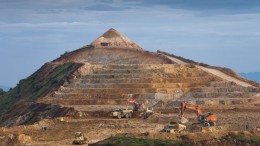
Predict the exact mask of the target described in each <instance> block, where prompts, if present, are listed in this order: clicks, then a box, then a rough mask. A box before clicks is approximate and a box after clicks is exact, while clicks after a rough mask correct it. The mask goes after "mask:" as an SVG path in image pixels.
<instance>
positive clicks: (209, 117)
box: [179, 102, 217, 126]
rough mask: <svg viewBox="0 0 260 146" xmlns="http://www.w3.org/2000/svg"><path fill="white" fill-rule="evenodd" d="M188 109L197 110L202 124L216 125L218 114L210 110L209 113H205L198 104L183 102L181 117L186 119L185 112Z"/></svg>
mask: <svg viewBox="0 0 260 146" xmlns="http://www.w3.org/2000/svg"><path fill="white" fill-rule="evenodd" d="M186 109H190V110H194V111H197V115H198V121H199V124H202V125H204V126H216V121H217V116H216V115H214V114H212V113H211V112H208V113H207V114H203V112H202V109H201V107H199V106H197V105H192V104H187V103H186V102H182V103H181V108H180V114H179V115H180V118H181V119H185V118H184V117H183V114H184V111H185V110H186ZM183 121H185V120H183ZM186 121H187V120H186Z"/></svg>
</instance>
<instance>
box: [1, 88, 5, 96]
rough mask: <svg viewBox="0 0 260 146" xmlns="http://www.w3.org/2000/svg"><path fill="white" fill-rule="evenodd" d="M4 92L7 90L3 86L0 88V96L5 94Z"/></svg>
mask: <svg viewBox="0 0 260 146" xmlns="http://www.w3.org/2000/svg"><path fill="white" fill-rule="evenodd" d="M4 93H5V91H4V90H3V89H2V88H0V96H1V95H3V94H4Z"/></svg>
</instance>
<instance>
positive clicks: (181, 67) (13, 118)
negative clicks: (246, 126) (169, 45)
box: [0, 29, 260, 126]
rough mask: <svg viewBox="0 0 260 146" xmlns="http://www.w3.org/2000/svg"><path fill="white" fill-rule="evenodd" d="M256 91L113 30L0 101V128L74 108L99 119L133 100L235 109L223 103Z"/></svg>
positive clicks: (214, 69)
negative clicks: (146, 47)
mask: <svg viewBox="0 0 260 146" xmlns="http://www.w3.org/2000/svg"><path fill="white" fill-rule="evenodd" d="M256 87H259V84H257V83H254V82H250V81H247V80H245V79H243V78H241V77H238V76H237V74H236V73H235V72H233V71H232V70H230V69H223V68H219V67H211V66H205V65H201V64H198V63H196V62H192V61H190V60H188V59H184V58H178V57H175V56H171V55H169V54H167V53H162V52H157V53H155V52H148V51H145V50H143V49H142V48H141V47H140V46H138V45H137V44H135V43H134V42H132V41H131V40H130V39H128V38H127V37H126V36H124V35H122V34H120V33H119V32H117V31H116V30H115V29H110V30H108V31H107V32H105V33H104V34H103V35H101V36H100V37H99V38H98V39H97V40H96V41H94V42H93V43H92V44H91V45H86V46H84V47H82V48H80V49H78V50H75V51H72V52H70V53H66V54H64V55H62V56H61V57H60V58H58V59H55V60H53V61H52V62H49V63H46V64H45V65H43V66H42V67H41V68H40V69H39V70H38V71H36V72H35V73H33V74H32V75H31V76H29V77H28V78H26V79H23V80H21V81H20V82H19V84H18V85H17V86H16V87H15V88H13V89H12V90H10V91H9V92H7V93H5V94H4V95H2V96H0V114H1V117H0V123H1V126H12V125H19V124H31V123H33V122H35V121H37V120H39V116H41V117H42V118H45V117H55V116H57V115H59V116H60V115H61V114H58V113H57V114H55V113H56V112H60V113H62V115H66V114H69V112H71V111H72V110H71V108H72V109H77V110H80V111H81V112H85V113H86V115H88V116H89V117H91V116H92V115H98V114H96V113H95V112H99V114H100V115H102V114H106V113H105V112H104V111H109V110H111V109H112V108H114V107H120V106H121V107H122V106H125V103H126V101H127V99H129V98H134V99H136V100H138V101H139V102H144V103H145V104H146V105H156V104H157V103H158V102H159V101H163V102H165V103H168V102H172V101H176V100H179V101H181V100H187V101H188V100H189V101H190V100H192V101H194V102H200V103H203V104H206V102H207V100H208V99H215V102H216V103H217V104H220V103H221V104H230V101H229V100H223V99H225V98H240V99H241V98H248V97H252V96H254V95H256V94H258V93H260V89H259V88H256ZM165 105H169V104H165ZM170 106H171V105H170ZM105 108H106V109H105ZM165 108H167V107H166V106H165ZM61 111H63V112H61ZM22 117H23V118H22Z"/></svg>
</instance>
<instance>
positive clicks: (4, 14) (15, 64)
mask: <svg viewBox="0 0 260 146" xmlns="http://www.w3.org/2000/svg"><path fill="white" fill-rule="evenodd" d="M111 27H112V28H116V29H117V30H118V31H120V32H121V33H123V34H125V35H126V36H128V37H129V38H130V39H132V40H133V41H134V42H136V43H137V44H139V45H140V46H141V47H143V48H144V49H146V50H149V51H156V50H163V51H166V52H169V53H172V54H175V55H178V56H182V57H185V58H188V59H192V60H195V61H198V62H204V63H208V64H211V65H216V66H223V67H229V68H231V69H233V70H235V71H237V72H255V71H260V59H259V54H260V1H259V0H146V1H145V0H143V1H142V0H131V1H130V0H55V2H54V1H53V0H41V1H37V0H0V44H1V45H0V55H1V57H0V66H1V70H0V85H5V86H15V85H16V84H17V83H18V82H19V80H20V79H23V78H26V77H28V76H29V75H31V74H32V73H33V72H34V71H36V70H37V69H39V68H40V67H41V66H42V65H43V64H44V63H46V62H48V61H51V60H53V59H55V58H57V57H59V55H60V54H62V53H64V52H65V51H72V50H75V49H77V48H80V47H81V46H83V45H86V44H90V43H91V42H92V41H93V40H95V39H96V38H97V37H99V36H100V35H101V34H102V33H103V32H105V31H106V30H107V29H109V28H111Z"/></svg>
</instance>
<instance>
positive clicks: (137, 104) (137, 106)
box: [127, 98, 145, 111]
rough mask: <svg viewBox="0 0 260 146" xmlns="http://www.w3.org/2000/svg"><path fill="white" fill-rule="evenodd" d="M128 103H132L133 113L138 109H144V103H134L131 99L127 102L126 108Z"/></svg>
mask: <svg viewBox="0 0 260 146" xmlns="http://www.w3.org/2000/svg"><path fill="white" fill-rule="evenodd" d="M129 103H133V104H134V107H133V110H134V111H138V110H139V109H140V108H145V105H144V103H138V102H137V101H135V100H134V99H132V98H130V99H128V100H127V106H128V104H129Z"/></svg>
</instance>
